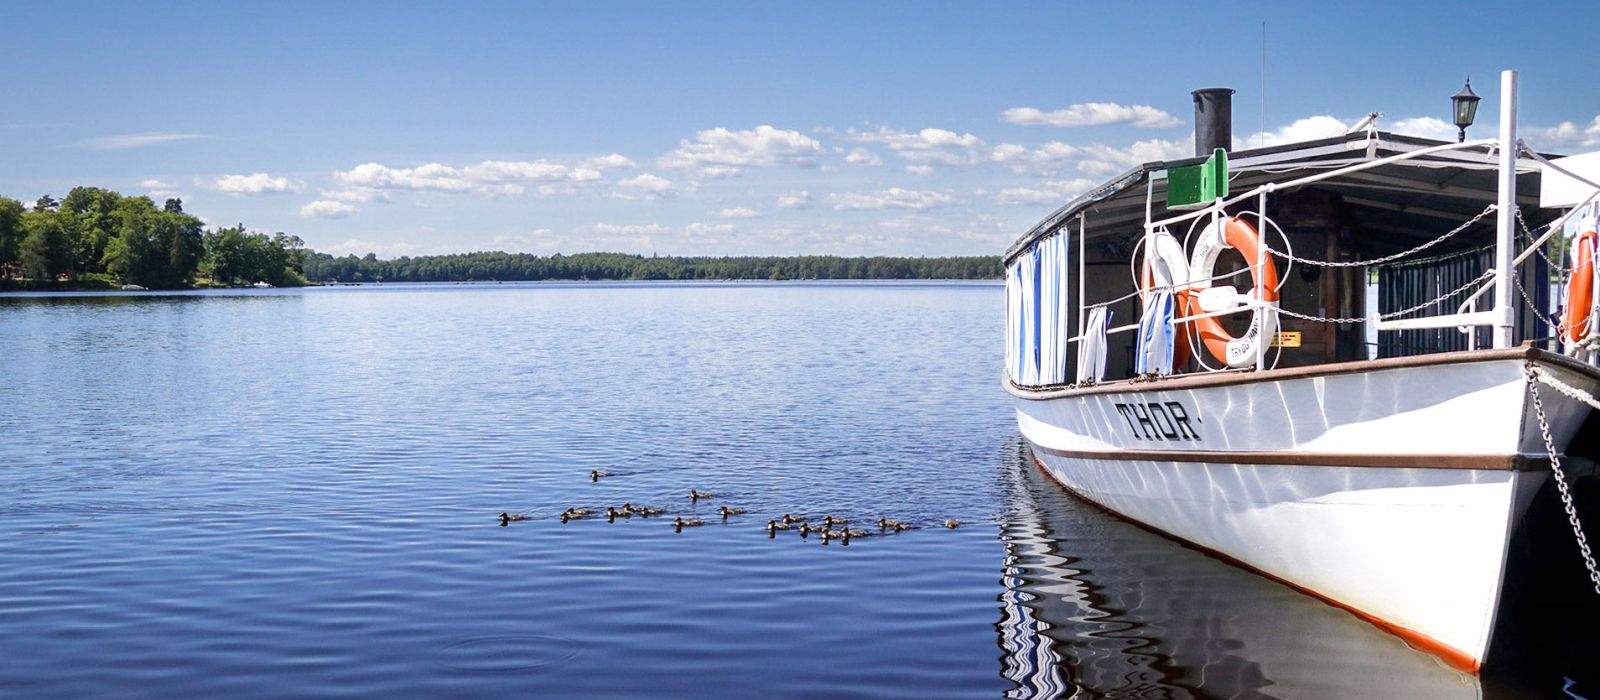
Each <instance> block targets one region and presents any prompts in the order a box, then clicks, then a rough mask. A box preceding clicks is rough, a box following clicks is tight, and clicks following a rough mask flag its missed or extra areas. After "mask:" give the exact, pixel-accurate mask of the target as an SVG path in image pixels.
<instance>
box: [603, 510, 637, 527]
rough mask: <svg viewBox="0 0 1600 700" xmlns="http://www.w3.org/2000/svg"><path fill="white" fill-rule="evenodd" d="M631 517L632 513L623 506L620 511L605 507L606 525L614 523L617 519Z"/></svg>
mask: <svg viewBox="0 0 1600 700" xmlns="http://www.w3.org/2000/svg"><path fill="white" fill-rule="evenodd" d="M631 517H633V511H631V510H628V507H627V506H623V508H622V510H617V507H616V506H606V522H608V523H614V522H616V521H617V518H631Z"/></svg>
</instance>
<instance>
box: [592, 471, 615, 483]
mask: <svg viewBox="0 0 1600 700" xmlns="http://www.w3.org/2000/svg"><path fill="white" fill-rule="evenodd" d="M604 476H611V472H603V471H600V470H599V469H591V470H589V480H590V481H599V480H600V478H601V477H604Z"/></svg>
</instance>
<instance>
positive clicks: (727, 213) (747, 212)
mask: <svg viewBox="0 0 1600 700" xmlns="http://www.w3.org/2000/svg"><path fill="white" fill-rule="evenodd" d="M717 216H720V217H723V218H725V219H754V218H756V217H758V216H761V212H759V211H756V210H754V209H750V208H748V207H733V208H731V209H723V210H722V211H719V212H717Z"/></svg>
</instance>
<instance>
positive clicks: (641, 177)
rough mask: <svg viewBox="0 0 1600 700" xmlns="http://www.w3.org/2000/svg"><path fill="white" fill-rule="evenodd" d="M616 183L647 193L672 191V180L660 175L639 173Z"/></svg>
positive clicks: (657, 193)
mask: <svg viewBox="0 0 1600 700" xmlns="http://www.w3.org/2000/svg"><path fill="white" fill-rule="evenodd" d="M617 184H618V185H620V186H622V187H626V188H628V189H634V190H639V191H641V192H645V193H648V194H656V195H659V194H663V193H666V192H670V191H672V181H671V180H668V179H666V178H664V177H661V176H660V175H651V174H650V173H640V174H638V175H636V176H634V177H630V178H628V179H626V180H618V181H617Z"/></svg>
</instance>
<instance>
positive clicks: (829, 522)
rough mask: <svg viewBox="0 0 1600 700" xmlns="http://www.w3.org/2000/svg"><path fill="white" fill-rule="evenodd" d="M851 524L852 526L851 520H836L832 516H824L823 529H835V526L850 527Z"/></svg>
mask: <svg viewBox="0 0 1600 700" xmlns="http://www.w3.org/2000/svg"><path fill="white" fill-rule="evenodd" d="M849 524H850V519H849V518H835V517H833V516H831V515H828V516H824V517H823V518H822V525H823V527H833V526H834V525H849Z"/></svg>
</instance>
